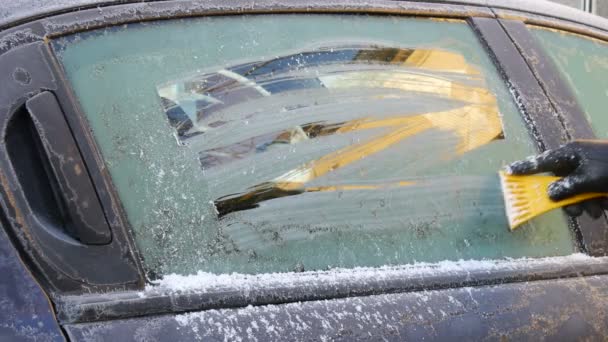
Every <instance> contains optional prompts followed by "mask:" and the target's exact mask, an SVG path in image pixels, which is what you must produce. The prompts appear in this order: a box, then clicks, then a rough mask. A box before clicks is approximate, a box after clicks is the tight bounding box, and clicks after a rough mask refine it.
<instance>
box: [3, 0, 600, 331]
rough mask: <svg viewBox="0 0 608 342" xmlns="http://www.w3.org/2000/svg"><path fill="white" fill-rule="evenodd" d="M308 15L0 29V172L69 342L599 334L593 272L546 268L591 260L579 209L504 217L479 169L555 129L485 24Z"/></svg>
mask: <svg viewBox="0 0 608 342" xmlns="http://www.w3.org/2000/svg"><path fill="white" fill-rule="evenodd" d="M286 6H287V5H286ZM308 6H309V5H304V4H294V3H292V4H290V5H289V6H287V7H286V8H283V7H276V6H275V5H273V4H265V3H262V4H256V5H255V6H252V7H242V6H234V7H232V6H226V7H222V8H220V9H218V8H216V7H214V5H213V4H212V3H210V4H205V5H202V4H199V5H193V4H188V3H177V4H175V3H153V4H134V5H122V6H116V7H107V8H100V9H94V10H86V11H81V12H78V13H74V14H70V13H68V14H63V15H58V16H55V17H50V18H47V19H45V20H43V21H42V22H38V23H33V24H30V26H26V27H25V28H23V27H18V28H15V29H12V30H11V31H9V32H6V33H5V34H6V35H7V36H10V35H11V34H12V35H13V36H12V37H15V36H18V35H15V34H16V32H23V31H24V30H28V29H29V30H33V31H34V32H38V33H39V35H40V36H43V37H45V39H34V41H30V40H29V39H30V38H22V39H21V40H19V39H17V42H18V43H17V44H16V45H17V46H14V47H13V46H11V47H10V48H7V49H6V51H5V52H4V53H3V54H2V55H1V57H0V58H2V60H1V64H2V67H3V68H6V70H10V71H11V72H10V73H5V77H6V78H7V82H10V84H11V88H9V92H7V93H5V94H6V95H5V96H6V99H4V100H3V103H6V105H5V109H4V112H3V117H2V120H3V121H2V124H3V127H4V132H5V135H4V139H5V140H4V145H3V150H2V153H1V154H0V164H1V165H0V168H1V169H2V174H3V177H4V178H5V179H6V183H5V186H4V187H3V191H4V194H3V208H4V210H5V213H6V215H7V217H8V218H9V220H8V221H9V222H10V225H9V227H6V228H7V231H8V232H9V234H11V236H13V237H14V238H13V240H14V243H15V244H16V245H17V247H18V248H19V249H20V250H22V251H23V253H24V255H25V256H26V257H27V259H28V260H29V261H28V265H29V266H30V267H31V268H32V269H33V270H34V271H35V275H36V276H37V277H38V279H40V281H41V282H42V284H43V286H44V288H45V289H46V291H47V293H48V294H49V295H50V296H51V298H52V300H53V303H54V305H55V309H56V312H57V317H58V320H59V322H60V323H61V324H62V326H63V328H64V329H65V331H66V332H67V335H68V336H69V337H70V338H73V339H76V340H80V339H83V340H86V339H88V338H101V339H112V338H116V339H121V338H127V339H140V340H154V339H157V340H166V339H170V338H174V339H175V338H178V339H189V340H194V339H211V340H233V339H239V338H242V339H253V338H257V339H260V340H268V339H291V340H299V339H304V338H307V337H310V336H319V338H320V339H321V337H323V338H326V339H344V340H348V339H352V338H363V337H366V336H370V334H371V337H372V338H373V337H374V336H384V337H386V338H388V339H403V338H408V337H409V338H416V337H421V336H434V337H437V338H440V337H447V336H450V334H454V332H455V331H456V332H457V333H458V334H461V335H462V336H463V337H481V336H496V337H500V336H503V335H505V334H507V333H510V334H515V336H517V334H521V336H526V334H527V333H533V332H532V330H531V329H532V327H533V326H534V324H538V320H535V318H534V317H537V315H543V317H545V318H546V319H545V320H544V321H543V322H545V324H548V327H549V328H547V330H546V331H544V330H543V331H541V332H540V333H542V334H548V333H551V334H555V335H556V336H562V335H560V334H563V331H561V330H560V329H561V328H562V327H566V328H565V329H566V332H568V333H573V334H575V335H580V334H587V335H588V336H591V337H593V336H601V335H602V334H603V332H604V331H605V326H603V325H602V323H601V321H600V320H599V319H598V317H601V316H598V315H597V313H598V312H603V310H605V309H604V308H603V305H602V304H603V303H604V301H602V300H598V298H597V296H595V297H594V296H589V295H588V294H589V293H591V292H593V291H595V293H603V291H605V286H604V285H603V282H602V278H599V277H596V278H576V279H573V280H570V281H562V280H557V279H558V278H561V277H573V276H577V275H584V276H597V275H599V274H602V273H604V272H605V270H606V267H607V264H606V260H605V259H604V258H603V257H601V255H603V250H602V249H601V248H597V249H593V248H592V247H589V246H595V245H593V244H592V243H591V242H590V241H595V240H589V239H588V237H586V236H585V234H584V233H581V232H585V231H588V229H590V228H587V227H591V226H592V224H591V223H589V222H585V221H581V222H579V223H575V222H569V221H568V220H567V219H566V218H565V216H563V214H562V213H561V212H553V213H550V214H548V215H545V216H543V217H539V218H537V219H535V220H533V221H532V222H531V223H529V224H527V225H526V226H525V227H522V228H521V229H519V230H517V231H515V232H510V231H509V230H508V229H507V221H506V218H505V217H504V204H503V203H502V195H501V191H500V185H499V182H498V177H497V175H496V171H497V170H498V169H499V168H501V167H502V166H503V165H505V163H506V162H509V161H511V160H516V159H520V158H523V157H525V156H526V155H529V154H533V153H536V152H537V151H539V150H543V149H545V148H550V147H554V146H557V145H559V144H560V143H563V142H565V141H567V140H569V139H570V138H571V137H573V136H574V135H571V134H572V133H571V131H570V130H569V127H565V126H564V124H563V122H562V121H561V120H560V118H559V117H557V116H554V115H547V113H555V112H558V111H557V110H556V108H555V105H554V103H553V102H552V100H551V97H550V96H547V89H546V87H543V84H542V83H540V84H539V82H538V80H537V79H536V78H535V75H534V73H533V72H532V71H531V70H530V67H529V66H528V64H527V63H526V59H525V58H524V57H522V55H520V52H519V50H518V46H517V45H516V44H514V43H513V41H512V40H511V39H512V37H513V34H511V37H510V36H509V35H508V34H507V32H511V31H509V30H505V28H504V27H503V26H504V23H501V22H499V21H498V20H496V19H495V18H494V14H493V12H492V11H490V10H489V9H487V8H484V7H468V6H461V5H448V6H447V7H446V5H437V4H424V3H416V4H412V3H382V4H381V5H377V6H370V5H365V6H364V5H363V4H360V5H353V4H347V5H344V4H338V3H335V4H334V3H327V4H323V5H317V7H315V11H314V12H316V14H312V13H305V12H307V9H309V7H308ZM283 12H289V13H283ZM327 12H331V14H330V13H327ZM133 13H137V15H133ZM372 13H373V14H378V15H369V14H372ZM220 14H221V15H220ZM227 14H232V15H227ZM237 14H238V15H237ZM379 14H383V15H379ZM389 14H390V16H387V15H389ZM421 14H424V16H421ZM186 16H188V17H196V18H184V17H186ZM160 18H162V19H168V20H157V21H154V19H160ZM36 30H38V31H36ZM40 30H42V32H40ZM420 32H424V34H420ZM516 43H517V42H516ZM9 76H10V77H9ZM576 122H578V121H576ZM594 227H595V226H594ZM593 229H596V228H593ZM597 229H601V228H597ZM596 231H599V232H603V231H600V230H596ZM598 241H604V242H605V240H599V239H598ZM600 243H601V242H600ZM585 253H587V254H585ZM513 258H515V259H513ZM531 281H537V282H534V283H527V282H531ZM472 286H474V288H471V287H472ZM446 288H449V289H447V290H443V289H446ZM396 293H398V294H396ZM523 294H527V295H526V296H524V295H523ZM564 298H568V299H567V300H564ZM300 302H306V303H300ZM573 303H578V304H577V305H576V306H575V307H576V309H575V310H571V311H569V312H570V315H568V316H567V317H565V316H564V315H562V314H563V312H564V310H567V308H572V305H573ZM511 308H519V309H518V310H519V311H516V312H517V314H519V315H523V316H522V317H524V318H516V317H513V316H514V315H513V311H511V310H512V309H511ZM568 327H569V329H568Z"/></svg>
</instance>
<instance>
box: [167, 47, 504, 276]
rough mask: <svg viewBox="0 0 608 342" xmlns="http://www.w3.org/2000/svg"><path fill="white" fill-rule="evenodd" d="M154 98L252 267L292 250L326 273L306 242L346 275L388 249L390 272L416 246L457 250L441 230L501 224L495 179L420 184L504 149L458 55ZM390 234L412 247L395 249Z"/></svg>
mask: <svg viewBox="0 0 608 342" xmlns="http://www.w3.org/2000/svg"><path fill="white" fill-rule="evenodd" d="M158 92H159V95H160V96H161V98H162V99H163V104H164V105H165V111H166V113H167V116H168V118H169V122H170V124H171V125H172V126H173V127H174V128H175V130H176V135H177V136H178V139H179V140H180V141H181V142H182V143H184V144H187V145H188V148H190V149H194V150H199V151H201V152H200V162H201V167H202V170H203V173H204V175H205V178H206V180H207V182H208V186H209V194H210V196H211V198H213V199H214V204H215V207H216V209H217V212H218V216H219V217H220V221H219V224H220V226H219V228H220V236H221V238H222V239H226V240H227V241H229V242H227V243H225V244H226V245H229V246H231V250H232V251H233V253H238V254H241V255H245V256H247V258H249V259H253V260H257V261H263V260H266V261H272V260H274V259H275V258H276V257H277V255H276V251H275V250H276V248H281V249H285V248H288V249H289V250H290V251H291V256H290V257H291V258H293V259H294V260H306V265H305V268H306V269H319V268H323V267H325V266H326V265H327V264H326V263H327V258H325V257H324V256H323V255H308V253H307V247H306V246H308V245H310V244H311V243H313V244H315V246H317V248H324V247H323V246H324V245H326V248H335V246H341V245H345V246H346V245H348V246H351V248H345V249H341V250H340V251H339V253H338V255H339V256H338V257H339V258H340V261H338V262H339V263H340V264H357V261H356V260H357V259H358V258H359V257H365V258H367V260H374V259H378V262H377V264H379V265H381V264H385V263H386V262H387V261H388V262H389V263H390V260H392V259H393V257H391V256H386V255H383V252H381V251H382V250H385V249H386V250H391V251H393V252H394V253H395V256H394V259H395V262H398V261H397V260H398V259H399V254H400V253H407V250H408V249H409V248H411V247H412V246H410V245H411V244H412V243H415V242H416V241H418V240H419V239H420V238H424V237H426V236H430V235H434V236H435V238H436V239H437V241H440V240H444V239H446V242H447V240H449V239H453V238H454V236H453V235H452V236H451V237H449V235H450V234H453V233H454V232H450V234H448V235H447V236H442V235H443V233H442V232H443V231H444V230H445V229H446V228H447V227H450V228H449V229H450V230H453V229H457V228H458V227H463V226H467V225H469V226H472V227H479V226H483V225H484V222H487V221H497V222H503V221H504V217H503V207H502V206H503V205H502V202H501V200H500V199H501V196H500V189H499V187H498V183H497V181H498V180H497V179H496V178H495V176H493V175H477V176H455V175H450V176H447V175H443V176H441V177H433V176H430V177H427V176H426V173H428V172H435V173H436V172H437V171H436V170H437V169H439V170H440V169H441V165H443V164H445V163H448V162H450V161H451V160H453V159H455V158H456V157H459V156H462V155H463V154H466V153H469V152H471V151H473V150H476V149H478V148H480V147H482V146H485V145H487V144H489V143H490V142H492V141H494V140H496V139H502V138H503V132H502V122H501V120H500V115H499V112H498V106H497V103H496V98H495V97H494V95H493V94H492V93H491V92H490V91H489V90H488V89H487V88H486V86H485V84H484V80H483V78H482V77H481V76H480V73H479V72H478V71H477V70H476V69H475V68H474V67H472V66H471V65H469V64H467V62H466V60H465V59H464V58H463V56H462V55H459V54H455V53H452V52H447V51H442V50H424V49H398V48H383V47H377V46H356V47H352V46H346V47H332V48H326V49H319V50H316V51H312V52H302V53H296V54H292V55H287V56H284V57H277V58H275V59H272V60H268V61H262V62H251V63H245V64H240V65H236V66H231V67H223V68H219V69H212V70H211V71H210V72H207V73H201V74H197V75H194V76H192V77H190V78H188V79H185V80H180V81H178V82H173V83H169V84H165V85H163V86H161V87H159V91H158ZM439 174H441V172H439ZM454 205H456V207H454ZM449 207H452V208H455V210H452V211H449V210H445V209H446V208H449ZM397 232H398V233H399V234H400V235H401V236H402V237H403V238H404V239H406V240H407V241H409V242H408V243H404V244H402V245H399V246H394V245H392V244H393V243H394V241H392V240H393V239H392V238H391V236H393V235H394V234H396V233H397ZM408 236H409V238H408ZM465 240H466V239H465ZM387 244H388V245H391V246H390V247H389V246H388V245H387ZM332 246H333V247H332ZM354 250H356V251H357V253H354V252H353V251H354Z"/></svg>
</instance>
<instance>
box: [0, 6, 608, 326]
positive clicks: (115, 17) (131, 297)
mask: <svg viewBox="0 0 608 342" xmlns="http://www.w3.org/2000/svg"><path fill="white" fill-rule="evenodd" d="M284 13H289V14H310V13H320V14H357V13H358V14H372V15H394V16H404V17H408V16H409V17H428V18H438V19H460V20H466V21H467V23H468V24H469V25H470V27H471V28H472V29H473V31H474V33H475V34H476V35H477V36H478V38H479V39H480V42H481V44H482V47H483V48H484V49H485V52H486V53H488V54H489V56H490V57H491V59H492V60H493V62H494V64H495V66H496V67H497V70H498V71H499V73H500V74H501V77H502V78H503V81H504V82H505V83H506V84H507V85H508V86H510V87H511V89H512V90H513V96H514V100H515V101H516V102H517V103H518V105H519V107H520V108H519V109H520V113H521V114H522V115H523V116H524V120H526V122H528V130H529V133H530V135H531V138H532V139H534V141H535V142H536V145H537V147H538V150H539V151H542V150H544V149H545V148H550V147H554V146H557V145H558V144H559V143H561V142H563V141H565V140H566V139H567V138H568V136H567V135H566V133H565V130H564V127H563V125H562V124H561V123H560V122H559V121H558V120H556V119H552V118H553V115H549V118H551V119H549V118H547V113H551V114H552V113H554V112H555V107H554V104H553V103H552V102H551V100H550V98H549V97H548V96H547V94H546V93H545V91H544V90H543V89H542V87H541V85H540V84H539V81H538V80H537V79H536V76H535V74H534V73H533V72H532V70H530V69H529V68H528V65H529V64H527V63H526V60H525V56H524V57H522V55H521V54H520V52H519V51H518V49H517V47H516V44H514V43H513V41H512V40H511V39H512V37H509V35H507V31H505V29H504V28H503V26H501V22H499V21H498V19H497V18H496V16H495V15H494V12H493V11H492V10H491V9H490V8H487V7H481V6H471V5H451V4H447V5H446V4H441V3H422V2H410V1H400V2H379V3H378V4H376V5H370V4H369V2H364V1H360V2H359V1H342V0H331V1H325V2H315V3H309V2H307V1H304V0H297V1H291V2H289V3H284V4H278V3H276V2H267V3H266V2H260V3H258V2H256V3H255V4H253V5H252V3H249V2H237V3H234V4H230V5H225V4H222V3H221V2H203V3H200V2H198V1H179V2H177V1H176V2H173V1H166V2H153V3H137V4H123V5H114V6H108V7H101V8H99V9H88V10H82V11H79V12H73V13H65V14H60V15H56V16H53V17H49V18H45V19H41V20H37V21H33V22H30V23H27V24H23V25H20V26H16V27H13V28H10V29H7V30H6V31H3V32H1V33H0V40H1V39H3V38H13V40H12V42H13V43H12V44H13V45H11V44H9V45H7V46H5V48H4V50H0V61H1V62H4V60H3V57H5V55H6V53H7V52H8V51H13V50H15V49H16V48H17V46H26V45H30V46H35V51H36V52H34V53H32V54H31V55H24V56H22V57H24V58H38V59H40V58H42V59H43V60H44V61H46V62H47V64H48V65H49V70H50V71H49V70H47V71H49V72H51V74H52V75H53V77H54V79H55V80H56V82H55V83H54V84H53V85H52V86H53V87H54V88H53V89H52V90H53V91H54V92H55V93H56V95H57V97H58V99H59V102H60V104H61V106H62V107H63V108H64V110H65V115H66V117H67V119H68V122H69V124H70V127H71V129H72V131H73V134H74V136H75V139H76V142H77V145H78V147H79V149H80V151H81V154H82V155H83V158H84V159H85V163H86V165H87V167H88V169H89V172H90V173H91V178H92V180H93V183H94V184H95V186H96V188H97V191H98V193H99V194H100V195H99V196H100V199H101V202H102V205H103V207H104V209H105V210H106V213H108V215H111V217H112V218H113V220H110V221H111V222H112V224H113V227H112V228H113V231H120V232H123V234H119V235H120V237H119V238H118V239H116V243H117V244H118V246H119V247H120V249H121V250H122V252H123V253H124V255H125V256H127V258H125V262H127V261H129V260H131V261H132V262H134V263H135V267H136V272H137V275H136V277H135V278H134V279H135V281H131V282H125V283H122V284H115V285H112V286H95V285H91V284H86V283H81V284H76V285H71V287H67V286H66V287H62V286H64V285H66V284H62V283H61V282H59V283H57V284H55V285H56V286H54V287H53V286H50V287H49V286H47V291H49V292H51V294H52V297H53V300H54V302H55V304H56V310H57V313H58V319H59V320H60V321H61V322H64V323H74V322H86V321H96V320H105V319H116V318H125V317H133V316H140V315H146V314H159V313H175V312H184V311H192V310H204V309H212V308H229V307H241V306H247V305H263V304H278V303H286V302H296V301H309V300H321V299H332V298H344V297H352V296H365V295H373V294H388V293H397V292H409V291H420V290H432V289H444V288H456V287H465V286H480V285H493V284H503V283H510V282H522V281H533V280H547V279H557V278H563V277H574V276H581V275H583V276H590V275H599V274H608V258H600V257H598V258H594V259H593V262H589V261H574V262H572V263H569V264H567V265H563V264H560V263H559V262H556V261H555V260H558V259H555V260H554V261H552V260H551V259H552V258H546V259H542V260H540V261H539V262H538V263H534V264H531V265H522V266H521V267H520V268H517V269H513V268H512V267H507V266H506V264H501V263H497V266H496V267H495V268H492V271H491V272H488V271H486V270H478V271H474V272H470V273H469V272H464V271H463V272H459V273H458V272H456V273H454V272H438V273H437V274H433V275H432V276H421V277H415V278H413V277H412V276H411V274H410V273H408V271H407V268H406V267H396V268H395V269H394V272H392V273H391V274H390V275H388V276H386V277H381V278H379V279H374V278H373V277H374V276H368V278H369V279H365V281H361V279H351V280H349V281H345V282H344V283H339V284H332V283H331V282H327V283H322V282H321V283H317V284H313V285H310V284H306V283H304V282H300V283H298V282H297V281H296V282H295V283H294V284H293V286H279V287H269V288H261V289H255V290H251V291H247V293H245V291H243V290H242V289H241V290H239V289H223V290H220V291H210V292H188V293H175V292H172V293H162V292H158V293H151V295H149V296H145V297H142V296H140V295H139V294H138V292H137V290H143V289H144V283H145V282H144V279H145V275H144V271H143V267H142V265H141V259H140V257H139V253H138V251H137V248H136V245H135V243H134V240H133V231H132V229H131V228H130V227H129V225H128V221H127V220H126V216H125V213H124V210H122V208H121V204H120V199H119V198H118V195H117V192H116V191H115V189H114V185H113V184H112V180H111V178H110V175H109V173H108V171H107V169H106V168H105V167H104V162H103V158H102V157H101V154H100V153H99V149H98V147H97V146H96V143H95V139H94V137H93V135H92V132H91V130H90V129H89V127H88V124H87V121H86V118H85V116H84V114H83V112H82V109H81V108H80V106H79V104H78V101H77V99H76V97H75V96H74V94H73V92H72V91H71V89H70V85H69V82H68V81H67V79H66V76H65V73H64V72H63V70H62V67H61V65H60V63H59V62H58V60H57V58H56V56H55V55H54V54H53V52H52V49H51V48H50V46H49V39H53V38H56V37H60V36H64V35H69V34H73V33H77V32H83V31H88V30H93V29H97V28H102V27H107V26H114V25H121V24H126V23H132V22H140V21H149V20H165V19H174V18H184V17H200V16H215V15H242V14H284ZM499 17H500V16H499ZM547 20H549V19H547ZM27 31H29V32H33V33H35V34H32V35H23V34H20V33H21V32H27ZM2 115H4V113H0V117H1V116H2ZM537 118H538V119H539V120H538V121H537V120H535V119H537ZM534 122H536V125H534V124H533V123H534ZM2 153H3V152H0V154H2ZM2 158H4V156H1V155H0V159H2ZM0 168H2V169H3V167H0ZM0 173H5V171H4V170H2V171H1V172H0ZM9 178H10V177H9ZM13 183H14V182H13ZM11 184H12V183H11ZM4 188H5V190H4V191H3V192H2V198H3V200H2V207H3V209H4V211H5V213H6V215H7V216H8V217H9V221H11V222H14V220H13V219H14V218H15V215H16V212H15V210H18V208H16V207H14V206H13V204H12V203H11V202H10V201H7V200H5V199H7V198H10V196H12V194H11V193H9V192H10V191H11V190H8V189H11V186H5V187H4ZM581 226H586V223H585V222H582V223H581ZM10 233H11V234H12V236H13V237H14V238H13V242H14V244H15V245H17V246H18V247H19V248H21V249H22V250H23V249H24V247H23V246H24V245H27V243H28V241H27V238H26V237H24V236H21V235H18V234H15V231H14V230H13V231H11V232H10ZM578 238H579V239H580V236H579V237H578ZM583 238H584V236H583ZM579 239H577V240H579ZM583 241H584V240H583ZM26 254H27V255H28V257H29V259H31V261H30V265H29V266H30V267H32V268H35V269H36V268H37V267H38V266H36V265H38V264H39V262H40V260H39V259H38V258H40V256H39V255H37V254H36V253H35V251H33V252H32V253H31V254H30V253H29V252H27V253H26ZM106 256H107V255H106ZM99 260H101V259H99ZM131 261H129V262H131ZM91 268H94V267H91ZM37 269H38V271H37V275H38V276H39V277H43V278H46V277H49V276H52V274H49V273H52V272H53V271H52V270H50V269H48V268H37ZM380 272H381V271H380ZM108 290H113V291H117V292H115V293H113V294H103V293H101V292H102V291H108Z"/></svg>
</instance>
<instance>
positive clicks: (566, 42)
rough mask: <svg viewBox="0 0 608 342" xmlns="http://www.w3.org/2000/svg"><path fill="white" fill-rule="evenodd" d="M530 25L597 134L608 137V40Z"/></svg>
mask: <svg viewBox="0 0 608 342" xmlns="http://www.w3.org/2000/svg"><path fill="white" fill-rule="evenodd" d="M530 29H531V31H532V32H533V34H534V35H535V36H536V37H537V38H538V41H539V42H540V44H541V45H542V46H543V47H544V48H545V50H546V52H547V53H548V54H549V56H550V57H551V59H552V60H553V62H554V63H555V64H556V65H557V67H558V69H559V70H560V71H561V72H562V75H563V76H564V79H565V80H567V82H568V83H569V84H570V88H571V89H572V91H573V93H574V94H575V96H576V98H577V99H578V102H579V103H580V105H581V107H582V108H583V110H584V112H585V114H586V116H587V119H588V120H589V121H590V122H591V126H592V127H593V130H594V132H595V134H596V135H597V136H598V137H601V138H608V116H607V115H606V103H608V43H606V42H604V41H601V40H598V39H594V38H590V37H585V36H582V35H578V34H573V33H568V32H564V31H558V30H554V29H547V28H542V27H535V26H531V27H530Z"/></svg>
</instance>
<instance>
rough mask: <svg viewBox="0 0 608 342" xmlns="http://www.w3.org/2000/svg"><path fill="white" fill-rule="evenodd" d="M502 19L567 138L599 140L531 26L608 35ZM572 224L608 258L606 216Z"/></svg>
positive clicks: (585, 243)
mask: <svg viewBox="0 0 608 342" xmlns="http://www.w3.org/2000/svg"><path fill="white" fill-rule="evenodd" d="M501 16H503V17H504V16H505V15H504V14H503V15H501V14H499V19H498V21H499V23H500V25H501V26H502V27H503V28H504V29H505V31H506V32H507V34H508V35H509V37H510V38H511V40H512V41H513V43H514V44H515V46H516V47H517V49H518V50H519V51H520V53H521V55H522V56H523V58H524V59H525V61H526V64H527V65H528V67H529V68H530V70H531V71H532V73H533V74H534V75H535V77H536V79H537V80H538V83H539V84H540V86H541V88H542V89H543V91H544V93H545V94H546V95H547V98H548V99H549V101H550V102H551V106H552V107H553V109H554V113H556V115H557V118H558V119H559V121H560V122H561V124H562V126H563V130H564V132H565V134H566V135H567V141H571V140H575V139H597V136H596V135H595V133H594V132H593V129H592V128H591V125H590V123H589V121H588V120H587V118H586V116H585V113H584V111H583V110H582V107H581V105H580V103H579V101H578V99H577V98H576V96H575V95H574V93H573V92H572V90H571V89H570V86H569V85H568V83H567V82H566V80H565V79H564V77H563V76H562V73H561V71H560V70H559V69H558V68H557V66H556V65H555V63H554V62H553V60H552V59H551V57H550V56H549V55H548V54H547V52H546V51H545V49H544V48H543V47H542V46H541V45H540V43H539V42H538V40H537V38H536V37H535V36H533V34H532V32H530V29H529V28H528V25H531V26H532V25H533V26H539V27H541V28H543V27H544V28H550V29H557V30H560V31H565V32H570V33H575V34H579V35H582V36H584V37H589V38H590V39H600V38H599V36H603V38H604V39H602V40H607V38H608V32H605V31H601V30H598V29H595V28H586V27H581V26H580V25H578V24H573V23H567V22H563V21H556V22H552V23H551V25H548V23H547V22H546V20H547V19H543V18H542V17H539V16H538V15H533V16H524V17H521V18H519V19H521V20H513V19H506V18H502V19H501V18H500V17H501ZM539 61H542V63H541V62H539ZM567 141H559V142H552V143H550V144H548V145H547V148H556V147H559V146H560V145H562V144H564V143H565V142H567ZM571 224H572V225H573V226H574V229H575V232H576V234H577V235H578V239H579V242H580V244H581V247H582V250H583V251H585V252H586V253H588V254H589V255H592V256H605V255H608V217H607V216H606V213H604V215H603V217H602V218H601V219H598V220H594V219H593V218H591V217H590V216H589V215H588V214H587V213H585V214H583V215H581V216H580V217H578V218H576V219H571Z"/></svg>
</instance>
